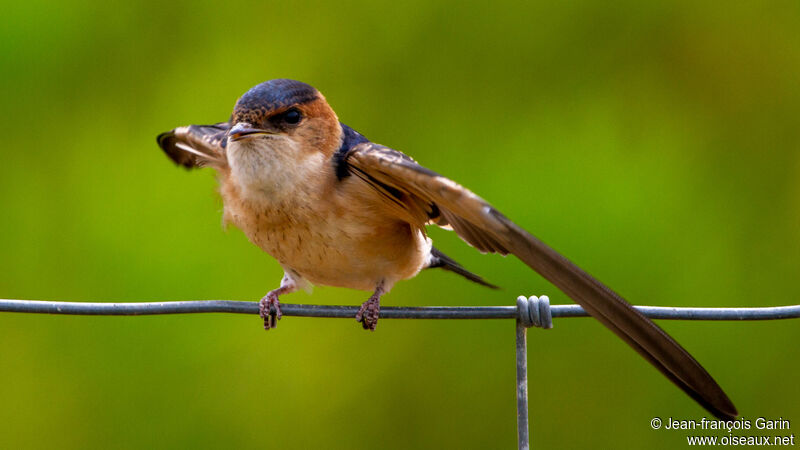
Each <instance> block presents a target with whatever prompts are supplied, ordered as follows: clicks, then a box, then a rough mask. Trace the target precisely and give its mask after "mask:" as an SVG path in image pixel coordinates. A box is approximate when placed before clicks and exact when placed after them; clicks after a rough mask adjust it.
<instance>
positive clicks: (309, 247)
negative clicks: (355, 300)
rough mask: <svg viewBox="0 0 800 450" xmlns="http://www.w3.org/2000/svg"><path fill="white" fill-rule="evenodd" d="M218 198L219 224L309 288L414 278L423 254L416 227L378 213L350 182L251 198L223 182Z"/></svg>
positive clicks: (367, 286)
mask: <svg viewBox="0 0 800 450" xmlns="http://www.w3.org/2000/svg"><path fill="white" fill-rule="evenodd" d="M221 193H222V196H223V201H224V203H225V218H226V221H229V222H232V223H233V224H234V225H236V226H237V227H239V228H240V229H241V230H242V231H243V232H244V233H245V235H247V237H248V238H249V239H250V241H251V242H253V243H254V244H256V245H258V246H259V247H260V248H261V249H263V250H264V251H265V252H267V253H269V254H270V255H272V256H273V257H274V258H275V259H277V260H278V262H280V263H281V265H282V266H283V267H284V268H287V269H291V270H293V271H295V272H297V273H298V274H300V275H301V276H302V277H303V278H305V279H306V280H308V281H310V282H311V283H313V284H319V285H329V286H340V287H348V288H354V289H362V290H368V291H371V290H373V289H374V288H375V286H376V285H377V284H378V283H379V282H383V283H384V285H385V286H386V287H387V288H390V287H391V285H392V284H394V282H396V281H399V280H402V279H407V278H411V277H413V276H414V275H416V274H417V273H418V272H419V271H420V270H421V269H422V268H423V266H424V265H425V263H426V261H427V257H428V254H429V253H430V246H431V243H430V240H429V239H428V238H427V237H426V236H425V235H424V232H423V231H422V230H421V229H419V228H415V227H412V226H411V225H409V224H408V223H406V222H403V221H401V220H397V219H395V218H392V217H389V216H387V215H385V214H382V212H381V210H380V208H379V207H378V205H377V204H375V203H374V202H372V201H370V195H371V194H370V193H369V192H368V191H365V190H362V189H359V188H358V187H357V186H354V185H352V184H348V183H344V184H336V183H331V184H329V185H326V184H325V183H315V184H313V185H309V184H304V185H303V186H298V189H297V192H296V193H295V194H294V195H288V196H283V198H282V199H280V200H271V199H266V198H258V199H257V200H254V199H247V198H244V196H242V194H241V190H240V189H239V188H238V187H237V186H236V185H235V184H234V183H232V182H225V180H223V183H222V186H221Z"/></svg>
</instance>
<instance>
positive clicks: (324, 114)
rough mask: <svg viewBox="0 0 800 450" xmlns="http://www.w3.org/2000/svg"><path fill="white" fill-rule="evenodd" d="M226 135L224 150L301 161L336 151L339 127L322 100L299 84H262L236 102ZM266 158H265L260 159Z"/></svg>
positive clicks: (317, 94)
mask: <svg viewBox="0 0 800 450" xmlns="http://www.w3.org/2000/svg"><path fill="white" fill-rule="evenodd" d="M231 124H232V127H231V129H230V131H229V132H228V149H229V151H230V150H234V151H235V149H253V150H256V151H259V152H273V153H281V154H284V156H289V155H286V154H285V153H287V152H293V153H294V156H297V157H301V156H303V155H310V154H313V153H316V152H321V153H323V154H325V155H327V156H330V155H332V154H333V153H334V152H335V151H336V149H337V148H338V147H339V143H340V140H341V134H342V131H341V126H340V125H339V119H338V118H337V117H336V113H334V112H333V109H331V107H330V105H328V102H327V101H326V100H325V97H323V96H322V94H320V92H319V91H317V90H316V89H315V88H314V87H312V86H309V85H308V84H306V83H302V82H300V81H294V80H287V79H276V80H270V81H265V82H264V83H261V84H259V85H257V86H255V87H253V88H252V89H250V90H249V91H247V92H246V93H245V94H244V95H242V97H241V98H239V100H238V101H237V102H236V106H235V107H234V108H233V114H232V116H231ZM264 156H267V155H264Z"/></svg>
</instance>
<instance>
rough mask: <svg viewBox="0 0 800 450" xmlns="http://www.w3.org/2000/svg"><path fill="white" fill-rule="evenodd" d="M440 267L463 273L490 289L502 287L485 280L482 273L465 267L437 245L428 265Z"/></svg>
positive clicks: (432, 248)
mask: <svg viewBox="0 0 800 450" xmlns="http://www.w3.org/2000/svg"><path fill="white" fill-rule="evenodd" d="M437 267H440V268H442V269H444V270H447V271H448V272H453V273H457V274H459V275H461V276H462V277H464V278H466V279H468V280H469V281H472V282H474V283H478V284H480V285H481V286H486V287H488V288H490V289H500V288H499V287H498V286H495V285H493V284H492V283H489V282H488V281H486V280H484V279H483V277H481V276H480V275H476V274H474V273H472V272H470V271H469V270H467V269H465V268H464V267H463V266H462V265H461V264H459V263H457V262H456V261H455V260H454V259H453V258H451V257H449V256H447V255H445V254H444V253H442V252H441V250H439V249H438V248H436V247H431V261H430V264H429V265H428V268H429V269H434V268H437Z"/></svg>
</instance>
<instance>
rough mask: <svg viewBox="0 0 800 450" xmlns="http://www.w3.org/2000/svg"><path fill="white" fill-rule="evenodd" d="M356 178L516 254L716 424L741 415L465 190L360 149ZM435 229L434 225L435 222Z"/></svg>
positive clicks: (615, 303)
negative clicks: (422, 206) (716, 419)
mask: <svg viewBox="0 0 800 450" xmlns="http://www.w3.org/2000/svg"><path fill="white" fill-rule="evenodd" d="M346 162H347V164H348V165H349V166H350V167H351V168H352V169H353V170H355V171H360V172H361V173H363V174H367V175H368V177H362V179H365V180H368V179H372V180H375V181H376V182H378V183H380V184H382V185H384V186H390V187H392V188H394V189H395V190H397V191H400V192H402V193H404V194H405V195H408V196H411V197H415V203H416V204H419V203H427V204H428V205H429V206H428V208H427V210H428V211H431V212H436V211H438V212H439V214H441V216H442V220H441V221H439V222H440V223H447V224H449V226H451V227H452V228H453V230H454V231H455V232H456V233H458V235H459V236H461V237H462V238H463V239H464V240H466V241H467V242H468V243H470V244H472V245H473V246H475V247H476V248H477V249H478V250H481V251H484V252H497V253H501V254H506V253H512V254H514V255H515V256H517V257H518V258H519V259H520V260H522V262H524V263H525V264H527V265H528V266H530V267H531V268H533V269H534V270H536V271H537V272H538V273H539V274H541V275H542V276H543V277H544V278H546V279H547V280H549V281H550V282H551V283H553V284H554V285H555V286H556V287H558V288H559V289H561V290H562V291H564V292H565V293H566V294H567V295H569V296H570V297H571V298H572V299H574V300H575V301H576V302H577V303H579V304H580V305H581V306H583V307H584V309H585V310H586V311H587V312H588V313H589V314H591V315H592V316H594V317H595V318H596V319H598V320H599V321H600V322H601V323H603V324H604V325H605V326H606V327H608V328H609V329H610V330H611V331H613V332H614V333H616V334H617V335H618V336H619V337H621V338H622V339H623V340H624V341H625V342H627V343H628V344H629V345H630V346H631V347H633V348H634V350H636V351H637V352H639V353H640V354H641V355H642V356H643V357H644V358H645V359H647V360H648V361H649V362H650V363H651V364H653V365H654V366H655V367H656V368H657V369H658V370H659V371H661V372H662V373H663V374H664V375H665V376H666V377H667V378H668V379H669V380H671V381H672V382H673V383H675V384H676V385H677V386H678V387H679V388H681V389H682V390H683V391H685V392H686V393H687V394H689V396H691V397H692V398H693V399H695V400H696V401H697V402H698V403H700V404H701V405H702V406H703V407H705V408H706V409H708V410H709V411H710V412H711V413H713V414H714V415H715V416H717V417H720V418H722V419H726V420H731V419H733V418H735V417H736V415H737V414H738V413H737V411H736V407H735V406H734V405H733V403H732V402H731V401H730V399H729V398H728V396H727V395H726V394H725V392H723V390H722V388H720V386H719V385H718V384H717V383H716V381H714V379H713V378H712V377H711V376H710V375H709V374H708V372H706V370H705V369H704V368H703V367H702V366H701V365H700V364H699V363H698V362H697V361H696V360H695V359H694V358H693V357H692V356H691V355H689V353H688V352H686V350H684V349H683V348H682V347H681V346H680V345H679V344H678V343H677V342H675V340H673V339H672V338H671V337H670V336H668V335H667V334H666V333H665V332H664V331H663V330H661V328H659V327H658V326H657V325H656V324H655V323H653V321H651V320H650V319H648V318H646V317H645V316H644V315H642V314H641V313H639V312H638V311H637V310H636V309H634V308H633V307H632V306H631V305H630V303H628V302H627V301H625V300H623V299H622V298H621V297H620V296H619V295H617V294H616V293H615V292H614V291H612V290H611V289H609V288H608V287H606V286H605V285H603V284H602V283H601V282H599V281H598V280H596V279H595V278H593V277H592V276H591V275H589V274H588V273H586V272H584V271H583V270H582V269H580V268H579V267H578V266H576V265H575V264H573V263H572V262H570V261H569V260H567V259H566V258H564V257H563V256H562V255H560V254H559V253H557V252H556V251H555V250H553V249H551V248H550V247H548V246H547V245H546V244H544V243H543V242H541V241H540V240H538V239H537V238H536V237H534V236H532V235H531V234H530V233H528V232H527V231H525V230H523V229H522V228H520V227H519V226H517V225H516V224H514V223H513V222H511V221H510V220H509V219H507V218H506V217H505V216H503V215H502V214H501V213H500V212H498V211H497V210H496V209H494V208H493V207H492V206H491V205H489V204H488V203H486V202H485V201H484V200H482V199H481V198H480V197H478V196H477V195H475V194H473V193H472V192H470V191H469V190H468V189H466V188H464V187H462V186H460V185H458V184H456V183H455V182H453V181H452V180H449V179H447V178H445V177H443V176H441V175H439V174H437V173H435V172H433V171H431V170H429V169H426V168H424V167H422V166H420V165H419V164H417V163H416V162H414V161H413V160H412V159H411V158H409V157H407V156H406V155H404V154H402V153H400V152H397V151H395V150H392V149H390V148H387V147H383V146H380V145H377V144H372V143H363V144H359V145H357V146H355V147H353V149H351V150H350V152H349V153H348V155H347V156H346ZM431 219H432V221H433V223H437V218H436V217H431Z"/></svg>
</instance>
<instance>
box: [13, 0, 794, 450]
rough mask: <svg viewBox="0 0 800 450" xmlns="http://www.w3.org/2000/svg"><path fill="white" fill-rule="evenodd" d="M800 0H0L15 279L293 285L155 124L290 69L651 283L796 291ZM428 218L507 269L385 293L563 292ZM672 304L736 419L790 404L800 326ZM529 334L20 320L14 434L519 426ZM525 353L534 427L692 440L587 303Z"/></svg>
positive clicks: (499, 301)
mask: <svg viewBox="0 0 800 450" xmlns="http://www.w3.org/2000/svg"><path fill="white" fill-rule="evenodd" d="M799 5H800V4H799V3H797V2H796V1H785V2H767V3H760V2H748V3H746V4H745V3H743V4H738V3H727V4H725V5H721V4H720V3H718V2H709V3H698V2H689V1H686V2H675V3H666V4H664V3H657V2H652V3H642V2H638V1H627V2H614V3H613V4H609V3H608V2H589V3H583V2H541V3H531V4H528V5H526V6H521V5H520V4H518V3H516V2H511V3H505V2H427V1H424V2H423V1H411V2H403V4H402V5H398V4H395V5H393V6H386V5H379V4H377V3H374V2H358V3H349V2H348V3H327V2H300V3H297V2H292V3H289V2H280V3H275V4H270V3H265V2H253V3H241V4H229V3H220V2H173V3H163V2H131V3H123V4H112V3H110V2H95V3H82V2H81V3H79V2H74V3H73V2H59V3H56V2H53V3H51V2H36V1H32V2H5V3H4V4H3V13H4V15H3V17H2V18H1V19H0V22H1V23H2V26H1V27H0V65H1V67H0V69H2V70H0V89H2V92H3V96H2V102H0V111H2V116H0V117H2V121H1V122H0V123H2V125H0V126H2V136H3V144H2V148H1V149H0V152H2V153H0V154H1V155H2V167H3V169H4V170H3V175H2V177H0V205H2V213H3V219H2V221H0V297H3V298H23V299H49V300H69V301H120V302H130V301H154V300H185V299H237V300H256V299H258V298H260V297H261V296H262V295H263V294H264V293H266V292H267V290H269V289H272V288H274V287H275V286H277V283H278V282H279V280H280V277H281V273H282V272H281V270H280V268H279V266H278V264H277V263H276V262H275V261H273V260H272V259H271V258H270V257H268V256H267V255H266V254H264V253H262V252H261V251H260V250H259V249H258V248H256V247H255V246H253V245H251V244H250V243H249V242H247V240H246V238H245V237H244V236H243V235H242V233H241V232H239V231H238V230H235V229H232V230H230V231H228V232H224V231H223V230H222V229H221V226H220V222H221V218H220V216H221V214H220V210H221V204H220V200H219V199H218V198H217V195H216V193H215V180H214V177H213V174H212V173H211V171H210V170H204V171H198V172H187V171H184V170H181V169H179V168H176V167H175V166H174V165H173V164H172V163H171V162H170V161H169V160H168V159H167V158H166V157H165V156H164V155H163V154H162V153H161V151H160V150H159V149H158V147H157V146H156V143H155V136H156V134H158V133H159V132H161V131H164V130H167V129H170V128H173V127H175V126H178V125H184V124H191V123H209V122H216V121H220V120H224V119H226V118H227V117H228V115H229V113H230V110H231V108H232V106H233V104H234V102H235V100H236V99H237V97H238V96H239V95H241V94H242V93H243V92H244V91H246V90H247V89H248V88H250V87H251V86H253V85H255V84H257V83H259V82H261V81H264V80H267V79H271V78H280V77H286V78H295V79H300V80H303V81H306V82H308V83H310V84H312V85H314V86H316V87H317V88H319V89H320V90H321V91H322V92H323V93H324V94H325V95H326V97H327V98H328V100H329V102H330V103H331V104H332V106H333V107H334V109H335V110H336V111H337V113H338V114H339V117H340V119H341V120H342V121H343V122H345V123H347V124H348V125H351V126H352V127H354V128H355V129H357V130H359V131H361V132H362V133H363V134H365V135H366V136H367V137H369V138H371V139H372V140H374V141H376V142H379V143H382V144H385V145H388V146H391V147H394V148H397V149H399V150H402V151H404V152H406V153H408V154H410V155H412V156H414V157H415V158H416V159H417V160H418V161H420V162H421V163H422V164H424V165H426V166H428V167H430V168H432V169H434V170H437V171H439V172H441V173H444V174H446V175H448V176H450V177H452V178H454V179H456V180H458V181H459V182H461V183H462V184H465V185H466V186H469V187H470V188H472V189H473V190H475V191H476V192H477V193H479V194H480V195H482V196H483V197H484V198H486V199H488V200H489V201H491V202H492V203H493V204H494V205H495V206H497V208H498V209H500V210H501V211H503V212H505V213H506V214H507V215H508V216H510V217H511V218H512V219H514V220H515V221H517V223H519V224H521V225H522V226H523V227H525V228H527V229H529V230H531V231H532V232H533V233H534V234H536V235H538V236H539V237H540V238H542V239H543V240H544V241H546V242H548V243H550V244H551V245H552V246H553V247H555V248H556V249H558V250H560V251H562V252H563V253H565V254H566V255H568V256H569V257H570V258H571V259H573V260H574V261H576V262H577V263H578V264H579V265H581V266H583V267H584V268H586V269H587V270H588V271H589V272H591V273H593V274H594V275H596V276H597V277H598V278H600V279H601V280H604V281H605V282H606V283H607V284H609V285H610V286H611V287H613V288H615V289H616V290H618V291H619V292H620V293H621V294H622V295H623V296H625V297H627V298H628V299H629V300H631V301H632V302H633V303H640V304H651V305H698V306H719V305H727V306H767V305H783V304H792V303H798V302H799V301H798V299H800V283H798V281H800V279H799V278H800V277H799V275H800V123H799V121H798V119H799V118H800V82H798V80H800V33H798V32H797V30H798V29H800V6H799ZM431 234H432V235H433V237H434V239H435V240H436V241H437V245H438V246H439V247H440V248H442V249H443V250H444V251H445V252H447V253H448V254H450V255H451V256H453V257H454V258H455V259H457V260H459V261H460V262H462V263H463V264H464V265H465V266H466V267H468V268H470V269H472V270H474V271H475V272H477V273H479V274H482V275H484V276H485V277H486V278H487V279H489V280H490V281H492V282H495V283H497V284H499V285H501V286H503V287H504V290H502V291H497V292H493V291H489V290H487V289H484V288H482V287H480V286H477V285H473V284H471V283H468V282H466V281H463V280H461V279H459V278H457V277H456V276H454V275H452V274H448V273H444V272H438V271H429V272H425V273H423V274H421V275H420V276H419V277H418V278H417V279H415V280H413V281H407V282H403V283H400V284H398V285H397V286H396V288H395V289H394V291H393V292H392V293H391V294H390V295H388V296H387V297H385V298H384V302H383V304H384V305H510V304H513V302H514V298H515V297H516V296H517V295H519V294H527V295H533V294H549V295H550V297H551V300H552V301H553V302H554V303H566V302H569V300H568V299H567V298H566V297H565V296H564V295H563V294H561V293H560V292H558V291H557V290H555V288H553V287H552V286H550V285H549V284H548V283H546V282H545V281H543V280H542V279H541V278H540V277H539V276H537V275H536V274H534V273H533V272H531V271H530V270H529V269H528V268H527V267H526V266H524V265H523V264H521V263H519V262H518V261H517V260H515V259H513V258H502V257H499V256H496V255H490V256H487V255H480V254H479V253H478V252H476V251H474V250H472V249H470V248H469V247H468V246H466V245H465V244H463V243H461V242H460V241H459V240H458V239H457V238H456V237H454V236H452V235H450V234H448V233H447V232H443V231H439V230H432V231H431ZM367 295H368V294H367V293H364V292H358V291H350V290H346V289H336V288H325V287H318V288H316V289H315V292H314V293H313V295H311V296H309V295H307V294H306V293H302V292H301V293H297V294H293V295H291V296H289V297H285V298H284V301H285V302H288V303H322V304H351V305H356V304H360V303H361V302H362V301H363V300H364V299H365V298H366V297H367ZM661 325H662V326H663V327H664V328H665V329H666V330H667V331H668V332H670V333H671V334H673V335H674V336H675V338H676V339H677V340H678V341H679V342H681V343H682V344H684V345H685V347H686V348H687V349H688V350H690V351H691V352H692V353H693V354H694V355H695V356H696V357H697V358H698V360H700V361H701V362H702V363H703V364H704V365H705V367H706V368H707V369H708V370H709V371H710V372H711V373H712V374H713V375H714V376H715V377H716V379H717V380H718V381H719V382H720V384H721V385H722V386H723V387H724V388H725V389H726V390H727V392H728V393H729V394H730V396H731V397H732V399H733V400H734V402H735V403H736V405H737V406H738V407H739V409H740V411H741V412H742V413H743V414H744V416H745V417H747V418H751V419H754V418H756V417H758V416H767V417H778V416H783V417H784V418H789V419H794V420H798V421H800V388H798V385H797V375H798V371H800V362H798V351H797V348H798V347H797V342H798V340H799V339H800V322H798V321H783V322H771V323H767V322H760V323H700V322H696V323H686V322H683V323H679V322H661ZM513 328H514V325H513V323H512V322H510V321H481V322H456V321H448V322H430V321H391V320H384V321H382V322H381V324H380V326H379V328H378V331H377V332H376V333H365V332H364V331H362V330H361V328H360V326H358V325H357V324H356V323H355V322H354V321H353V322H351V321H344V320H322V319H299V318H284V320H283V321H282V322H281V323H280V327H279V328H278V330H277V331H272V332H269V333H265V332H264V331H263V330H262V328H261V326H260V323H259V319H258V318H256V317H251V316H238V315H223V314H215V315H186V316H159V317H130V318H112V317H95V318H90V317H67V316H46V315H21V314H0V342H2V352H1V353H0V448H9V449H10V448H53V447H56V448H65V449H67V448H131V449H133V448H263V447H268V448H347V449H355V448H387V449H394V448H397V449H404V448H436V449H439V448H513V447H514V446H515V445H516V441H515V439H516V436H515V430H516V425H515V418H516V412H515V397H514V345H513V337H514V333H513ZM529 346H530V355H529V356H530V359H529V367H530V375H529V376H530V379H531V380H532V386H531V397H532V406H531V411H530V415H531V421H532V434H533V440H532V444H533V447H534V448H546V447H551V448H558V447H561V448H582V447H605V448H609V447H610V448H620V447H638V448H643V447H647V448H674V447H676V446H678V445H680V446H683V445H685V440H684V439H685V438H684V436H685V435H686V433H680V432H668V431H663V430H662V431H653V430H651V429H650V426H649V421H650V419H651V418H652V417H654V416H660V417H664V418H667V417H670V416H671V417H675V418H680V419H683V418H699V417H701V416H703V415H705V412H704V411H703V410H702V409H700V407H698V406H697V405H695V404H694V402H692V401H691V400H690V399H689V398H688V397H686V396H685V395H683V394H682V393H681V392H680V391H679V390H678V389H677V388H675V387H674V386H673V385H671V384H670V383H669V382H667V381H666V380H665V379H664V378H663V377H662V376H661V375H660V374H659V373H658V372H657V371H655V370H654V369H652V368H651V367H650V366H649V365H648V364H646V363H645V362H644V361H643V360H642V359H641V358H640V357H638V356H637V355H636V354H635V353H634V352H632V351H631V350H630V349H629V348H628V347H627V346H625V345H624V344H623V343H622V342H621V341H620V340H619V339H617V338H616V337H614V336H613V335H612V334H611V333H609V332H608V331H607V330H605V329H604V328H603V327H602V326H600V325H599V324H598V323H597V322H595V321H593V320H589V319H573V320H558V321H557V322H556V324H555V329H553V330H551V331H541V330H532V331H531V332H530V337H529ZM793 425H794V427H793V428H794V429H795V430H794V432H796V431H797V427H800V424H794V423H793ZM782 434H788V433H782Z"/></svg>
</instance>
